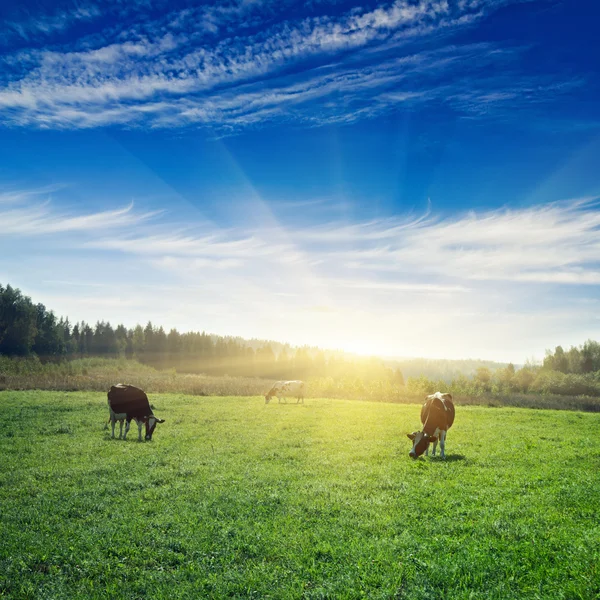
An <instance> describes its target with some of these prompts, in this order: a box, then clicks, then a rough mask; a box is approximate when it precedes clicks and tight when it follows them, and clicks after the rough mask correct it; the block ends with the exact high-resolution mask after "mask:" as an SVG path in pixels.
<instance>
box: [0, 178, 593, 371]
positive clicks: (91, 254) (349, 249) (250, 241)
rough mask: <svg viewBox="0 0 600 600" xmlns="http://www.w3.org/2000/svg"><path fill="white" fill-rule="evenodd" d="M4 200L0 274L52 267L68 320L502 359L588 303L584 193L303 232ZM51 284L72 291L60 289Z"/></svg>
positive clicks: (572, 320)
mask: <svg viewBox="0 0 600 600" xmlns="http://www.w3.org/2000/svg"><path fill="white" fill-rule="evenodd" d="M38 191H39V190H38ZM10 194H11V195H10V201H8V202H2V203H0V223H2V224H3V227H2V228H1V229H0V248H1V247H2V246H4V247H10V251H11V257H12V259H11V260H10V261H8V262H6V261H5V262H4V263H0V271H1V272H0V276H2V278H3V280H7V281H14V280H15V279H14V276H13V275H12V272H13V271H12V270H11V269H13V267H14V265H16V264H19V265H20V264H23V263H24V262H25V261H29V262H28V264H29V273H30V277H33V278H35V279H36V280H44V281H46V280H48V278H49V274H50V273H52V272H54V271H53V265H54V266H55V265H56V261H57V260H59V261H60V264H61V273H64V275H62V276H61V277H60V278H58V279H59V281H57V282H55V284H54V287H55V288H56V293H55V295H54V296H53V295H52V294H51V293H50V292H49V291H48V286H49V285H50V284H48V283H47V284H46V288H45V290H46V291H45V295H44V296H43V297H42V298H41V300H43V301H44V302H46V303H48V305H50V306H53V307H55V308H56V309H57V310H59V311H61V313H62V312H63V311H66V314H68V315H69V317H71V318H73V319H77V318H85V319H86V320H90V319H97V318H104V319H108V318H110V319H111V320H113V321H115V322H123V321H124V322H126V323H127V324H129V325H132V324H135V323H136V322H138V321H139V320H140V319H143V320H147V319H151V320H152V321H153V322H157V323H160V324H162V325H164V326H166V327H172V326H175V327H178V328H179V329H181V330H189V329H194V328H198V327H203V328H204V327H206V328H209V330H211V331H214V332H217V333H218V332H220V333H226V334H234V335H242V336H246V337H255V336H259V337H272V338H273V339H281V340H283V341H290V342H292V343H300V344H301V343H311V344H321V345H323V346H328V347H330V346H331V345H332V344H334V345H337V346H340V347H341V346H343V347H346V348H355V349H358V348H363V349H364V348H372V349H373V351H378V352H387V353H390V352H391V353H396V354H404V355H424V356H450V355H454V356H463V357H464V356H488V357H491V358H499V357H500V356H499V355H498V354H494V353H493V348H491V346H490V344H489V336H492V337H494V336H495V337H496V338H497V339H498V340H499V343H500V342H501V343H502V344H503V347H504V348H509V347H513V348H514V350H513V351H514V352H517V351H518V353H517V354H516V358H515V354H513V355H512V356H507V355H506V354H505V355H504V356H505V357H506V358H507V359H509V360H520V359H523V358H524V357H525V356H526V355H527V352H532V351H533V349H534V348H536V347H537V351H538V352H539V351H540V349H543V348H544V347H545V345H548V342H547V341H546V340H547V339H548V336H552V335H563V332H565V331H566V332H570V333H569V335H570V336H575V335H576V336H577V337H581V336H582V335H584V334H585V331H586V327H587V326H588V325H589V319H590V318H591V317H590V314H591V313H592V312H594V311H595V310H596V308H597V286H598V285H600V261H598V258H597V257H598V256H600V205H599V201H598V199H597V198H585V199H576V200H569V201H564V202H557V203H552V204H545V205H535V206H530V207H526V208H520V209H501V210H488V211H478V212H468V213H464V214H461V215H457V216H454V217H452V218H441V217H440V216H438V215H436V214H435V212H433V211H432V212H430V213H426V214H424V215H421V216H418V215H406V216H392V217H389V218H385V219H383V218H382V219H370V220H365V221H362V222H357V223H352V224H348V223H343V222H338V221H328V222H325V223H320V224H314V225H313V226H308V225H303V226H299V225H297V224H296V223H297V221H295V220H294V219H293V218H286V220H285V225H283V224H282V223H279V224H277V223H275V222H274V223H273V224H272V225H270V226H263V227H261V228H248V227H231V226H228V227H219V226H218V225H215V224H209V223H208V222H207V221H205V220H203V219H202V217H201V216H199V217H198V219H199V220H198V222H197V223H194V222H186V223H185V224H183V223H181V222H179V221H178V219H177V215H176V214H169V213H168V212H163V213H161V214H156V213H154V212H152V211H145V210H144V209H142V208H140V207H137V206H132V205H125V206H123V207H120V208H119V207H117V208H113V209H111V210H103V211H98V212H91V211H89V212H85V213H83V212H78V211H75V210H73V209H70V210H68V209H66V208H65V207H64V206H61V205H60V204H59V203H58V202H57V201H56V200H53V201H51V202H44V203H40V194H39V193H32V192H31V191H25V192H19V191H18V190H16V189H12V190H11V191H10ZM58 195H60V194H58ZM298 210H299V211H301V210H302V208H301V207H299V208H298ZM303 222H306V221H303ZM36 241H39V242H40V243H36ZM7 245H8V246H7ZM11 265H12V266H11ZM15 268H16V267H15ZM13 270H14V269H13ZM16 272H17V271H15V273H16ZM11 277H12V279H11ZM54 279H56V278H54ZM63 280H68V281H71V282H72V285H69V288H70V290H71V291H70V293H69V294H68V295H66V294H65V293H64V285H66V284H65V283H64V281H63ZM103 285H104V286H109V287H108V288H107V290H106V291H104V290H103V289H102V288H101V286H103ZM50 287H52V286H50ZM87 288H89V289H87ZM79 290H82V291H81V292H80V291H79ZM90 290H97V291H96V292H91V291H90ZM108 290H111V291H108ZM115 290H117V291H115ZM27 291H28V292H29V293H33V292H31V291H29V290H27ZM106 293H109V294H111V302H109V303H103V302H102V297H103V296H104V295H105V294H106ZM96 294H98V295H99V296H101V297H98V298H96ZM113 294H117V297H114V298H112V295H113ZM565 298H570V300H569V302H570V303H575V304H576V305H577V306H578V307H579V309H578V311H576V314H573V311H565V309H564V306H565ZM54 300H55V301H56V302H58V303H59V304H53V301H54ZM584 300H587V303H584ZM86 307H87V309H86ZM315 307H318V309H315ZM324 307H326V309H325V308H324ZM84 309H85V310H87V312H85V311H84ZM99 311H100V312H99ZM273 315H277V318H276V319H274V318H273ZM199 319H200V322H201V323H202V325H198V322H199ZM283 323H285V331H282V330H281V329H280V327H281V324H283ZM458 331H460V334H459V335H458V334H457V332H458ZM587 335H590V334H589V333H588V334H587ZM525 339H526V340H527V346H526V347H527V350H524V349H523V348H522V347H521V346H520V345H519V343H520V342H519V341H520V340H525ZM431 340H437V342H436V343H437V344H444V345H445V347H444V348H441V346H440V347H439V348H437V346H436V347H429V344H430V343H431ZM570 341H571V338H569V339H568V340H567V342H570ZM576 341H577V340H576V339H573V343H575V342H576ZM402 348H404V349H403V350H402ZM436 348H437V349H436ZM529 348H532V350H529Z"/></svg>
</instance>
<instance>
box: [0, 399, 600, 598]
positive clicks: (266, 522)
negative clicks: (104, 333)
mask: <svg viewBox="0 0 600 600" xmlns="http://www.w3.org/2000/svg"><path fill="white" fill-rule="evenodd" d="M151 401H152V403H153V405H154V406H155V413H156V414H157V415H158V416H160V417H162V418H165V419H166V422H165V423H164V424H162V425H159V426H158V427H157V431H156V433H155V436H154V440H153V441H152V442H148V443H138V442H137V441H136V440H137V428H136V427H132V430H131V432H130V436H131V439H129V440H127V441H126V442H124V441H120V440H111V439H110V437H109V432H107V431H105V430H103V426H104V423H105V421H106V418H107V416H108V410H107V408H106V395H105V394H101V393H96V392H88V393H86V392H76V393H64V392H35V391H31V392H10V391H5V392H0V422H1V423H2V427H1V428H0V457H1V462H0V597H6V598H32V599H39V598H52V599H59V598H69V599H70V598H169V599H170V600H171V599H176V598H406V599H426V598H427V599H429V598H431V599H436V600H437V599H441V598H448V599H452V600H454V599H467V598H482V599H483V598H485V599H492V598H495V599H499V600H506V599H510V598H515V599H516V598H518V599H522V598H551V599H575V598H581V599H585V600H590V599H592V598H598V597H600V564H599V563H600V526H599V523H600V518H599V515H600V437H599V436H598V428H599V426H600V421H599V416H598V415H597V414H589V413H579V412H564V411H562V412H558V411H542V410H530V409H515V408H490V407H478V406H465V407H461V406H460V405H458V406H457V413H456V421H455V424H454V427H453V428H452V429H451V431H450V433H449V434H448V441H447V446H446V452H447V454H448V458H447V460H446V461H441V460H439V459H432V458H422V459H419V460H417V461H412V460H411V459H410V458H409V457H408V451H409V449H410V442H409V441H408V440H407V438H406V437H405V435H404V434H405V433H406V432H409V431H413V430H414V429H417V428H418V425H419V421H418V416H419V406H418V405H399V404H380V403H366V402H358V401H353V402H348V401H343V400H327V399H309V400H307V402H306V404H305V405H304V406H303V405H295V404H291V403H290V404H288V405H284V404H281V405H279V404H277V403H274V404H273V403H272V404H270V405H268V406H265V404H264V400H262V398H259V397H237V398H227V397H220V398H213V397H190V396H183V395H176V394H164V395H152V396H151ZM458 401H460V399H458ZM117 430H118V427H117Z"/></svg>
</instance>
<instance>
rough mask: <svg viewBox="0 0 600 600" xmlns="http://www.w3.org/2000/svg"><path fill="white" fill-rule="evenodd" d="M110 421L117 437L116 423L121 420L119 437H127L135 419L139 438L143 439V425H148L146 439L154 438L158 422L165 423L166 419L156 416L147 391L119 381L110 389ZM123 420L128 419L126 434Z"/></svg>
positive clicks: (113, 433)
mask: <svg viewBox="0 0 600 600" xmlns="http://www.w3.org/2000/svg"><path fill="white" fill-rule="evenodd" d="M108 410H109V412H110V417H109V423H111V424H112V436H111V437H113V438H114V437H115V423H116V422H117V421H119V425H120V428H119V439H121V436H122V437H123V439H127V433H128V432H129V426H130V425H131V420H132V419H133V420H134V421H135V422H136V423H137V426H138V440H139V441H140V442H141V441H142V425H146V440H151V439H152V434H153V433H154V429H155V427H156V424H157V423H164V422H165V420H164V419H158V418H156V417H155V416H154V413H153V412H152V408H151V407H150V402H149V401H148V396H146V393H145V392H143V391H142V390H140V389H139V388H136V387H134V386H132V385H125V384H123V383H119V384H117V385H113V386H112V387H111V388H110V390H109V391H108ZM123 421H126V422H127V424H126V425H125V435H123Z"/></svg>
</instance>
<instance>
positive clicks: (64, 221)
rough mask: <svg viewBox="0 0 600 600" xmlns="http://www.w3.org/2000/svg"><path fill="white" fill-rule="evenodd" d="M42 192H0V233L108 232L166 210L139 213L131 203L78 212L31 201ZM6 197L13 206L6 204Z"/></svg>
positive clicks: (138, 222)
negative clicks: (112, 207) (74, 212)
mask: <svg viewBox="0 0 600 600" xmlns="http://www.w3.org/2000/svg"><path fill="white" fill-rule="evenodd" d="M42 193H43V191H42V190H34V191H31V190H25V191H22V192H12V193H10V192H9V193H0V223H1V224H2V225H1V229H0V237H4V236H15V235H17V236H21V235H27V236H40V235H52V234H57V233H77V232H96V233H98V234H99V235H103V236H104V235H106V233H107V232H112V231H114V230H115V229H119V228H125V227H130V226H133V225H138V224H140V223H143V222H147V221H149V220H150V219H152V218H153V217H156V216H157V215H159V214H160V213H161V212H162V211H151V212H137V213H136V212H134V210H133V203H131V204H129V205H128V206H125V207H124V208H119V209H115V210H108V211H101V212H96V213H89V214H75V215H74V214H72V213H69V212H67V211H65V210H64V209H63V210H58V209H55V208H53V207H52V202H51V200H46V201H44V202H37V203H32V202H31V200H32V199H35V198H36V197H37V196H39V195H40V194H42ZM3 200H4V201H5V203H6V204H9V203H10V204H11V205H12V206H9V207H3V206H2V202H3ZM15 205H16V206H15Z"/></svg>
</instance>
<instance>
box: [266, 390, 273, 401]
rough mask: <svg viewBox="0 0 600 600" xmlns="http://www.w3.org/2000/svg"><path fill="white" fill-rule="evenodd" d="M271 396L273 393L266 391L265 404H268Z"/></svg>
mask: <svg viewBox="0 0 600 600" xmlns="http://www.w3.org/2000/svg"><path fill="white" fill-rule="evenodd" d="M272 397H273V394H272V393H271V392H267V394H266V395H265V404H269V402H270V401H271V398H272Z"/></svg>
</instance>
